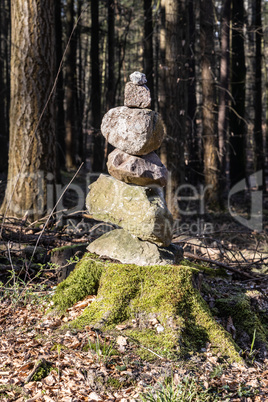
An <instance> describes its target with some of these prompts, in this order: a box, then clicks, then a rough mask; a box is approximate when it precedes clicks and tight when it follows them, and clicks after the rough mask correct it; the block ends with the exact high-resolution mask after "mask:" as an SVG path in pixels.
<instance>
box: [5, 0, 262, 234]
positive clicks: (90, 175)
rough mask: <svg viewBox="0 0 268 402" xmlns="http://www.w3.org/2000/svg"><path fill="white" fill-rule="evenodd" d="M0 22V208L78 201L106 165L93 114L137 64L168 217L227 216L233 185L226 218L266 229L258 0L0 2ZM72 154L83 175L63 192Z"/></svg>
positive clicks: (119, 90)
mask: <svg viewBox="0 0 268 402" xmlns="http://www.w3.org/2000/svg"><path fill="white" fill-rule="evenodd" d="M0 20H1V24H0V30H1V32H0V34H1V48H0V55H1V58H0V88H1V99H0V127H1V131H0V172H1V179H2V181H1V198H2V200H3V204H2V213H3V214H5V215H12V216H16V217H19V218H23V217H25V216H27V217H28V218H29V219H31V220H33V219H38V218H40V217H41V216H42V215H44V214H46V213H50V212H51V211H52V210H53V207H54V206H55V203H56V202H58V205H57V208H56V210H55V212H58V218H59V220H60V221H61V219H62V216H63V215H64V214H65V215H70V213H74V212H75V211H79V210H81V209H83V206H84V199H85V195H86V191H87V189H86V188H87V185H88V184H90V182H91V181H92V180H94V179H96V177H97V176H98V174H99V173H100V172H105V171H106V159H107V154H108V152H109V151H110V147H108V146H107V144H105V141H104V138H103V137H102V135H101V133H100V124H101V119H102V116H103V115H104V114H105V113H106V112H107V111H108V110H109V109H110V108H112V107H115V106H119V105H123V101H124V85H125V83H126V82H127V81H128V79H129V74H131V73H132V72H133V71H135V70H138V71H142V72H144V73H145V74H146V76H147V80H148V82H147V86H148V87H149V88H150V90H151V95H152V109H154V110H156V111H158V112H160V114H161V115H162V117H163V119H164V123H165V126H166V132H167V136H166V139H165V141H164V143H163V145H162V147H161V148H160V150H159V155H160V157H161V160H162V162H163V163H164V164H165V165H166V166H167V168H168V171H169V181H168V186H167V188H166V199H167V203H168V207H169V209H170V210H171V211H172V213H173V215H174V217H176V218H178V217H183V216H184V217H186V218H187V217H188V216H190V215H194V213H195V212H199V213H200V214H201V215H202V214H205V212H206V211H207V208H210V209H212V210H213V209H214V210H224V209H225V210H226V208H227V207H229V212H231V203H230V197H231V196H232V195H234V194H236V195H237V194H238V195H239V194H240V197H238V204H239V206H240V207H242V208H244V209H245V210H246V212H249V215H248V216H247V219H245V218H241V217H240V218H239V216H238V215H239V214H236V213H235V214H236V219H237V220H238V221H239V219H240V222H241V223H242V224H243V225H244V226H246V227H248V228H250V229H255V230H257V231H259V230H261V229H262V215H263V206H264V207H265V193H266V190H267V185H265V184H267V183H266V182H267V173H268V172H267V154H268V152H267V150H268V139H267V138H268V134H267V121H268V107H267V103H268V97H267V93H268V78H267V64H268V50H267V49H268V47H267V41H268V28H267V27H268V2H267V1H265V0H222V1H216V0H200V1H192V0H161V1H160V0H144V1H141V0H136V1H132V0H122V1H117V0H104V1H102V0H94V1H86V0H84V1H82V0H66V1H65V0H62V1H56V2H54V1H52V0H42V1H40V2H37V1H35V0H28V1H27V2H21V1H20V0H13V1H12V2H11V1H10V0H1V2H0ZM82 162H83V163H84V164H83V166H82V168H81V170H80V171H79V174H83V178H84V179H83V184H81V182H80V183H79V184H75V183H72V184H71V185H70V186H69V187H68V191H69V195H70V197H69V198H70V199H71V201H70V199H69V201H68V200H67V201H66V200H65V201H64V197H65V196H66V194H68V192H66V185H65V186H64V184H66V180H67V182H68V180H69V178H70V177H71V176H72V175H73V174H71V175H70V174H69V173H70V172H72V171H73V172H74V171H76V170H77V169H78V168H79V166H81V163H82ZM7 172H8V174H7ZM78 176H79V175H78ZM234 186H235V187H234ZM245 190H246V191H245ZM253 190H254V194H255V195H252V194H253V193H252V191H253ZM65 192H66V194H65ZM61 197H62V200H61V201H60V202H59V199H60V198H61ZM254 197H255V198H254ZM0 201H1V200H0ZM251 201H252V202H251ZM64 202H65V205H64ZM250 204H251V205H250ZM66 205H67V206H68V207H67V208H66ZM63 210H64V213H63ZM253 215H254V216H253ZM199 229H200V228H199ZM199 229H198V230H199ZM201 230H206V227H202V228H201Z"/></svg>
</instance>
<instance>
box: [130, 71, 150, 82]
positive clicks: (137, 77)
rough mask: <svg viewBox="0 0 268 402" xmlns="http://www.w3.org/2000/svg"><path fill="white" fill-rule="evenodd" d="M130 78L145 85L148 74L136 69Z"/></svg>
mask: <svg viewBox="0 0 268 402" xmlns="http://www.w3.org/2000/svg"><path fill="white" fill-rule="evenodd" d="M129 78H130V81H131V82H133V83H134V84H136V85H144V84H146V82H147V79H146V75H145V74H143V73H140V72H139V71H134V73H132V74H130V76H129Z"/></svg>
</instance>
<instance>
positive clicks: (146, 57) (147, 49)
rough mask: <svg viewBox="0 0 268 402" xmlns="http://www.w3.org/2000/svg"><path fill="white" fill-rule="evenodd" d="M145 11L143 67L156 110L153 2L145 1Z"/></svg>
mask: <svg viewBox="0 0 268 402" xmlns="http://www.w3.org/2000/svg"><path fill="white" fill-rule="evenodd" d="M143 9H144V40H143V43H144V47H143V65H144V73H145V75H146V77H147V86H148V87H149V88H150V91H151V98H152V103H151V108H152V109H153V110H154V104H155V100H154V98H155V96H154V56H153V13H152V0H144V1H143Z"/></svg>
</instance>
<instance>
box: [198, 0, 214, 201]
mask: <svg viewBox="0 0 268 402" xmlns="http://www.w3.org/2000/svg"><path fill="white" fill-rule="evenodd" d="M213 16H214V5H213V2H212V0H201V1H200V50H201V72H202V115H203V121H202V124H203V135H202V136H203V147H204V175H205V185H206V199H207V201H208V202H209V203H210V204H211V205H212V206H215V207H217V206H218V203H219V170H218V155H217V151H218V150H217V135H216V134H215V129H216V124H215V107H214V105H215V86H214V82H215V80H214V77H215V75H214V74H215V51H214V41H213V38H214V28H213Z"/></svg>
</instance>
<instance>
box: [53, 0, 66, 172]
mask: <svg viewBox="0 0 268 402" xmlns="http://www.w3.org/2000/svg"><path fill="white" fill-rule="evenodd" d="M61 11H62V8H61V0H58V1H56V2H55V21H56V24H55V38H56V68H57V70H58V69H59V66H60V63H61V59H62V23H61V18H62V17H61ZM63 102H64V89H63V72H62V69H61V71H60V72H59V77H58V82H57V87H56V110H57V112H56V114H57V117H56V133H57V159H58V163H59V166H60V167H61V168H64V167H65V122H64V108H63Z"/></svg>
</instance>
